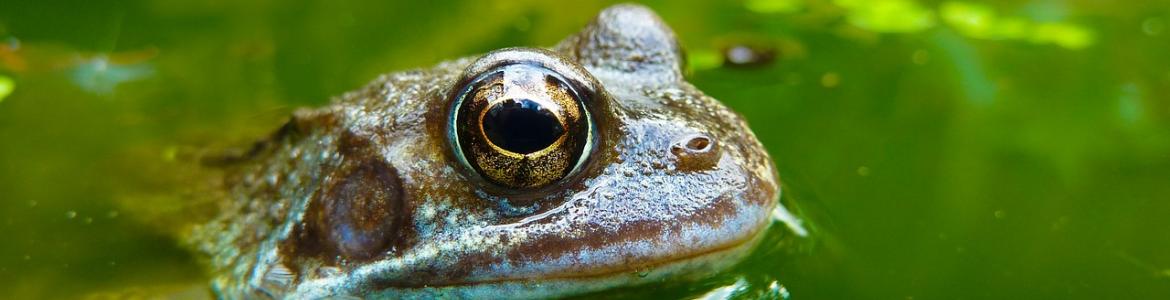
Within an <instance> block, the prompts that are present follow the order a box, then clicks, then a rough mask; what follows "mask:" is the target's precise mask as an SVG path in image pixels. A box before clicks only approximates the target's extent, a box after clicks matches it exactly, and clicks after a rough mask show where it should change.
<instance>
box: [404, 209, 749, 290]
mask: <svg viewBox="0 0 1170 300" xmlns="http://www.w3.org/2000/svg"><path fill="white" fill-rule="evenodd" d="M769 224H771V222H766V221H765V222H761V224H756V226H752V227H751V229H749V230H745V231H743V233H744V234H743V235H742V236H740V237H739V238H737V239H734V240H729V241H728V242H727V243H724V244H720V245H717V246H713V247H707V248H702V249H693V250H694V251H689V252H683V253H675V254H674V255H663V256H658V257H655V258H652V259H646V260H642V261H640V262H632V263H630V264H625V265H620V266H616V265H615V266H611V267H607V268H596V267H593V268H582V269H565V270H561V271H559V272H555V273H548V274H542V275H539V276H524V277H511V278H494V279H485V280H462V281H457V282H449V283H446V284H440V285H427V286H416V287H407V288H400V289H390V290H387V291H386V293H389V294H387V295H388V296H392V297H406V298H409V297H413V296H422V297H430V296H440V295H442V296H451V295H456V298H485V297H486V298H551V297H560V296H567V295H579V294H584V293H590V292H596V291H602V290H608V289H612V288H616V287H628V286H637V285H642V284H650V283H654V282H662V281H664V280H666V279H670V280H672V281H679V280H682V281H688V280H700V279H702V278H707V277H709V276H712V275H714V274H716V273H718V272H721V271H725V270H727V269H730V268H731V267H732V266H734V265H735V264H737V263H739V262H740V261H742V259H743V258H744V257H746V256H747V255H749V254H750V253H751V251H752V250H753V249H755V246H756V245H758V244H759V243H760V241H761V240H763V237H764V232H765V231H766V230H767V228H769Z"/></svg>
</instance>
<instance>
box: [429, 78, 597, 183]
mask: <svg viewBox="0 0 1170 300" xmlns="http://www.w3.org/2000/svg"><path fill="white" fill-rule="evenodd" d="M456 95H457V96H456V99H455V101H454V103H453V110H452V115H451V122H452V126H451V127H450V128H451V129H452V130H451V135H452V137H451V138H452V142H453V144H454V146H455V147H454V148H455V151H456V152H457V153H456V154H457V156H459V158H460V160H461V161H463V162H464V163H466V164H467V165H468V166H469V167H471V169H473V170H474V171H475V172H476V173H477V174H478V175H479V176H481V177H483V178H484V179H486V180H487V181H489V182H491V183H494V184H496V185H500V186H504V187H508V188H514V189H532V188H539V187H543V186H546V185H548V184H551V183H554V182H557V181H558V180H560V179H562V178H565V177H566V176H568V175H569V174H570V173H572V172H573V170H575V169H576V168H577V167H578V165H579V164H580V163H581V161H582V158H583V157H584V156H585V155H586V154H587V152H588V149H587V148H588V147H589V144H590V143H589V141H590V139H591V134H592V132H591V130H592V129H591V128H592V126H591V123H590V122H591V120H590V118H589V114H588V112H587V110H586V108H585V104H584V101H583V99H582V97H581V94H580V93H578V92H577V90H576V89H575V88H574V86H573V85H572V84H571V83H570V82H569V81H567V80H565V78H564V77H562V76H561V75H559V74H557V73H556V72H553V71H551V70H549V69H547V68H544V67H541V66H536V65H531V64H525V63H513V64H509V65H503V66H499V67H496V68H493V69H490V70H487V71H485V72H482V73H481V74H479V75H478V76H476V77H475V78H474V79H473V80H471V81H470V82H468V83H467V84H466V85H465V86H464V87H463V89H462V91H461V92H460V93H458V94H456Z"/></svg>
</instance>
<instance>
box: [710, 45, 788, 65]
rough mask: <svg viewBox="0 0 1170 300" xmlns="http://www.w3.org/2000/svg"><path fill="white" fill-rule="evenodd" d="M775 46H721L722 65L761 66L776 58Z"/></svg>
mask: <svg viewBox="0 0 1170 300" xmlns="http://www.w3.org/2000/svg"><path fill="white" fill-rule="evenodd" d="M777 53H778V52H777V51H776V48H775V47H771V46H766V45H749V44H734V45H731V46H728V47H725V48H723V65H724V66H727V67H761V66H767V65H769V64H771V63H772V62H773V61H775V60H776V56H777Z"/></svg>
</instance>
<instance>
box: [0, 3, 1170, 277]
mask: <svg viewBox="0 0 1170 300" xmlns="http://www.w3.org/2000/svg"><path fill="white" fill-rule="evenodd" d="M237 2H238V3H237ZM383 2H384V1H305V2H301V3H288V2H282V1H251V2H243V1H213V2H207V1H182V0H181V1H158V0H155V1H76V2H75V3H74V2H67V1H14V0H6V1H3V3H0V7H2V9H0V141H2V142H0V145H2V146H0V236H3V237H4V242H3V243H0V291H3V292H0V293H3V294H4V295H5V298H17V299H20V298H77V297H87V296H95V295H123V296H125V295H157V294H169V295H178V296H186V297H205V296H206V291H205V290H204V289H203V288H202V286H201V285H200V284H201V282H203V280H204V278H203V277H202V276H201V275H200V270H199V267H198V262H197V261H196V258H194V257H192V256H191V255H190V254H188V253H187V252H185V251H183V250H182V249H180V248H179V247H178V246H176V243H175V242H174V241H173V240H172V239H171V238H170V237H169V236H168V235H167V229H166V228H165V227H155V226H145V225H143V224H144V223H143V222H142V219H143V218H145V215H148V214H149V212H140V211H126V210H125V207H127V205H122V204H120V203H122V202H126V201H157V203H174V202H175V201H169V202H168V201H166V200H168V199H166V197H167V196H159V195H174V194H181V192H182V191H183V182H182V181H181V180H175V179H174V178H183V176H182V174H174V173H175V172H179V171H177V170H173V169H168V168H167V167H166V166H167V165H166V163H165V162H167V161H169V160H173V159H175V157H176V156H177V155H181V153H183V152H185V151H189V150H191V149H204V148H215V147H223V146H229V145H241V144H247V143H248V142H249V141H250V140H252V139H254V138H256V137H261V136H264V135H265V134H267V133H268V132H269V131H270V130H272V129H274V128H276V127H277V126H278V125H279V123H280V122H281V121H283V120H284V119H285V118H286V116H287V115H288V114H289V113H290V112H291V111H292V110H293V109H295V108H296V107H300V106H319V105H322V104H324V103H326V102H327V101H328V99H329V97H330V96H332V95H336V94H338V93H341V92H344V91H346V90H349V89H352V88H355V87H358V86H360V85H362V84H364V83H365V82H367V81H369V80H371V79H373V78H374V77H375V76H376V75H377V74H379V73H383V72H387V71H391V70H401V69H406V68H412V67H419V66H429V65H432V64H433V63H436V62H438V61H441V60H445V59H450V58H454V57H459V56H464V55H471V54H475V53H481V52H484V51H488V50H491V49H496V48H501V47H506V46H516V45H550V44H553V43H555V42H556V41H558V40H559V39H561V38H563V37H564V36H566V35H568V34H570V33H572V32H575V31H576V30H577V29H579V28H580V27H581V26H582V25H583V24H584V23H586V22H588V21H589V20H590V19H591V18H592V17H593V14H594V13H596V12H597V11H598V10H600V9H601V8H603V7H604V6H606V4H605V3H577V4H563V3H556V4H552V3H541V2H537V1H500V2H486V3H485V2H479V1H476V2H472V1H466V2H442V3H432V4H415V3H383ZM647 4H648V5H650V6H652V7H653V8H654V9H655V10H656V11H658V12H659V13H660V14H661V15H662V17H663V18H664V19H665V20H666V21H667V22H668V23H670V24H671V26H672V27H673V28H674V29H675V30H676V32H677V33H678V35H679V37H680V38H681V40H682V42H683V44H684V46H685V47H686V48H687V49H688V51H689V52H688V54H689V56H688V58H689V63H690V71H689V72H688V76H689V78H690V80H691V81H692V82H693V83H694V84H695V85H696V86H698V87H699V88H700V89H702V90H704V91H705V92H707V93H708V94H710V95H711V96H714V97H715V98H717V99H720V100H722V101H724V102H725V103H727V104H728V105H730V106H732V107H733V108H735V109H737V110H738V111H739V112H741V113H743V114H744V115H745V116H746V117H747V119H748V120H749V122H750V123H751V124H752V128H753V129H754V130H755V131H756V133H757V135H758V136H759V138H760V139H761V140H762V141H763V142H764V144H765V146H766V147H767V148H768V150H769V151H770V153H771V154H772V156H773V158H774V159H775V161H776V163H777V166H778V167H779V169H780V174H781V178H782V179H783V181H784V187H785V196H784V197H785V201H787V202H789V203H793V204H795V205H796V206H797V208H798V213H799V214H802V215H804V216H805V218H806V223H805V225H806V226H807V229H808V230H809V231H810V235H811V236H812V238H811V239H807V240H792V239H786V238H783V236H782V234H780V232H779V231H777V232H772V233H771V235H770V236H769V237H768V238H767V239H765V243H767V245H766V246H765V247H763V248H762V249H760V250H759V251H757V253H755V254H754V255H752V256H751V257H750V258H749V260H748V262H747V263H745V264H743V265H741V266H739V267H737V268H736V269H735V270H733V271H732V272H728V273H727V274H721V275H719V276H716V277H714V278H711V279H710V280H706V281H703V282H698V283H675V282H665V283H663V284H662V285H660V286H656V287H654V288H641V289H637V288H635V289H625V290H620V291H614V292H612V293H608V294H606V295H608V296H635V297H636V296H646V297H648V296H660V297H700V296H704V295H706V296H711V295H716V296H720V297H722V296H730V297H741V298H760V297H763V298H789V299H858V298H862V299H874V298H877V299H892V298H896V299H911V298H913V299H936V298H942V299H984V298H1012V299H1018V298H1024V299H1029V298H1061V299H1064V298H1080V299H1113V298H1118V299H1159V298H1167V297H1170V234H1168V233H1166V232H1167V231H1166V229H1167V228H1170V217H1167V216H1168V215H1170V196H1167V195H1168V194H1170V183H1168V181H1170V55H1167V53H1170V31H1168V30H1166V26H1167V25H1166V23H1167V22H1168V21H1167V20H1170V4H1168V3H1166V2H1164V1H1142V0H1138V1H1125V2H1124V4H1118V3H1113V2H1093V1H1070V2H1062V1H1032V2H1022V3H1017V1H994V2H991V3H975V2H963V1H910V0H884V1H849V0H837V1H799V0H748V1H743V2H735V1H728V2H721V3H705V2H695V3H691V2H689V1H670V2H667V1H659V2H650V3H647ZM736 45H750V46H751V47H759V46H760V45H764V46H767V47H770V49H772V50H774V57H772V58H771V61H770V62H767V63H765V64H762V65H754V64H753V65H748V66H743V67H734V68H732V67H723V66H722V60H723V58H722V56H721V53H722V51H723V49H724V48H728V47H733V46H736ZM160 175H166V176H160ZM149 207H151V208H152V209H153V210H156V212H166V211H174V210H180V209H183V207H173V206H165V205H157V206H149ZM165 221H167V220H153V222H151V223H150V224H166V222H165ZM175 222H178V220H176V221H175ZM774 228H777V230H784V228H785V227H784V226H774Z"/></svg>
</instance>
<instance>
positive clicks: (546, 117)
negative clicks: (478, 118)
mask: <svg viewBox="0 0 1170 300" xmlns="http://www.w3.org/2000/svg"><path fill="white" fill-rule="evenodd" d="M564 132H565V128H564V127H561V123H560V122H557V116H556V115H554V114H553V112H552V111H550V110H548V108H545V107H544V106H543V105H540V103H539V102H536V101H532V100H528V99H519V100H517V99H508V100H504V101H501V102H500V103H498V104H496V105H494V106H492V107H491V109H489V110H488V112H487V114H485V115H484V116H483V133H484V135H487V138H488V140H490V141H491V142H492V144H495V145H496V146H498V147H500V148H503V149H504V150H508V151H512V152H515V153H520V154H529V153H533V152H536V151H540V150H541V149H544V148H547V147H548V146H549V145H552V143H553V142H556V140H557V138H560V137H561V134H563V133H564Z"/></svg>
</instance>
